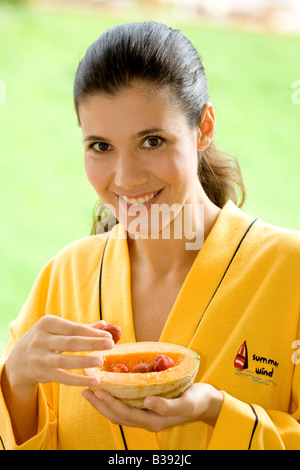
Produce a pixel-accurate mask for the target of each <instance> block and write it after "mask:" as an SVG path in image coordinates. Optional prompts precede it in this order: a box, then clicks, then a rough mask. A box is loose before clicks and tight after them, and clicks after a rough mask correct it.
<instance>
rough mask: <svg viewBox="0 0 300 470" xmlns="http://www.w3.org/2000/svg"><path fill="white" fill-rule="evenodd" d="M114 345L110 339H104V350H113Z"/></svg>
mask: <svg viewBox="0 0 300 470" xmlns="http://www.w3.org/2000/svg"><path fill="white" fill-rule="evenodd" d="M114 345H115V343H114V342H113V340H112V339H105V340H104V349H111V348H113V347H114Z"/></svg>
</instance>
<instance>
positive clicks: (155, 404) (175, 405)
mask: <svg viewBox="0 0 300 470" xmlns="http://www.w3.org/2000/svg"><path fill="white" fill-rule="evenodd" d="M144 407H145V408H147V409H148V410H151V411H154V412H155V413H157V414H159V415H161V416H180V415H182V414H183V413H182V409H183V403H182V400H180V399H179V398H172V399H168V398H164V397H158V396H153V397H147V398H145V400H144Z"/></svg>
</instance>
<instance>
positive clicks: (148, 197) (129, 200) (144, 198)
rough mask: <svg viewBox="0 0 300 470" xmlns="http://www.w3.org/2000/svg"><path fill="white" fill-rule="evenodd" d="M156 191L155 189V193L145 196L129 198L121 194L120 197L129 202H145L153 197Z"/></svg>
mask: <svg viewBox="0 0 300 470" xmlns="http://www.w3.org/2000/svg"><path fill="white" fill-rule="evenodd" d="M158 193H159V191H156V193H152V194H149V195H147V196H145V197H139V198H138V199H134V198H129V197H127V196H122V198H123V199H124V200H125V201H126V202H128V203H129V204H145V202H148V201H150V200H151V199H153V198H154V197H155V196H156V195H157V194H158Z"/></svg>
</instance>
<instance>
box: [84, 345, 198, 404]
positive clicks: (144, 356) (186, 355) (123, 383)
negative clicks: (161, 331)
mask: <svg viewBox="0 0 300 470" xmlns="http://www.w3.org/2000/svg"><path fill="white" fill-rule="evenodd" d="M91 354H92V355H95V356H100V357H101V358H102V359H103V366H102V367H93V368H89V369H84V371H83V372H84V374H85V375H89V376H95V377H99V379H100V385H99V386H98V387H96V388H93V390H94V391H96V390H105V391H106V392H108V393H110V394H111V395H113V396H114V397H115V398H118V399H119V400H121V401H122V402H123V403H125V404H126V405H128V406H131V407H133V408H143V402H144V399H145V398H146V397H148V396H151V395H159V396H162V397H165V398H176V397H178V396H180V395H181V394H182V393H183V392H184V391H185V390H186V389H187V388H188V387H190V385H192V383H193V382H194V379H195V377H196V374H197V372H198V369H199V364H200V357H199V356H198V354H197V353H196V352H195V351H193V350H191V349H189V348H185V347H183V346H178V345H175V344H171V343H160V342H151V341H146V342H139V343H124V344H118V345H116V346H114V348H113V349H110V350H102V351H94V352H92V353H91ZM157 354H165V355H167V356H169V357H171V358H172V359H173V361H174V363H175V365H174V366H173V367H170V368H169V369H166V370H163V371H160V372H147V373H132V372H129V373H120V372H110V369H111V367H112V366H113V365H114V364H118V363H122V364H125V365H126V366H127V367H128V369H129V370H132V369H133V367H134V366H136V365H137V364H139V363H141V362H143V363H145V362H146V363H150V362H152V361H153V360H154V358H155V357H156V355H157Z"/></svg>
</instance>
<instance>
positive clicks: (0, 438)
mask: <svg viewBox="0 0 300 470" xmlns="http://www.w3.org/2000/svg"><path fill="white" fill-rule="evenodd" d="M0 441H1V444H2V447H3V450H6V449H5V445H4V442H3V440H2V437H1V436H0Z"/></svg>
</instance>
